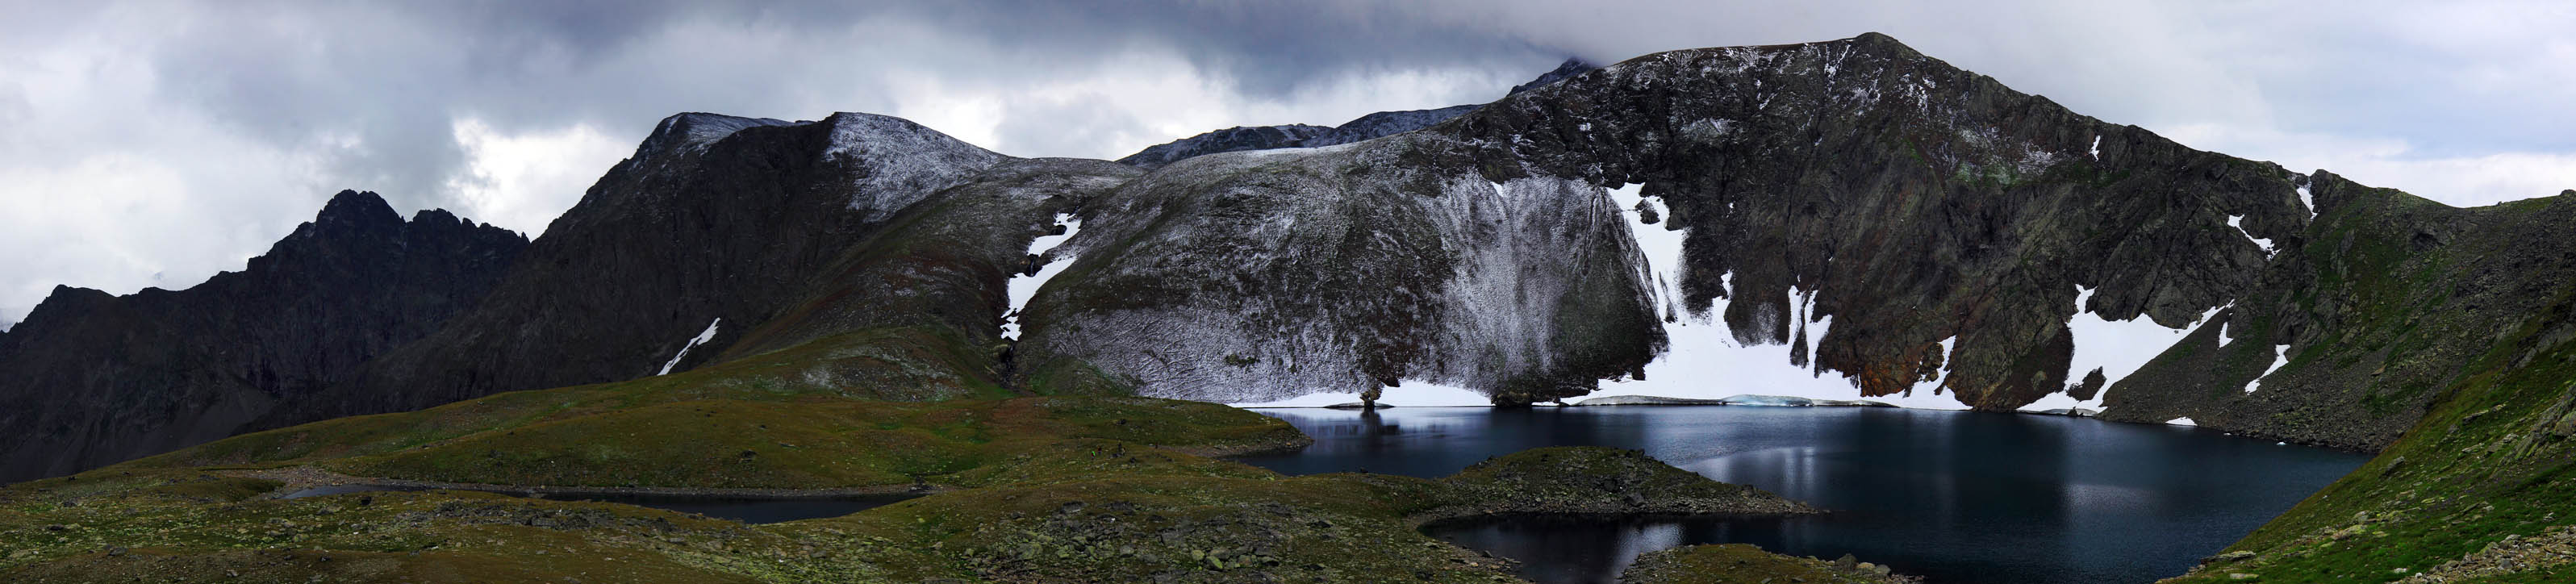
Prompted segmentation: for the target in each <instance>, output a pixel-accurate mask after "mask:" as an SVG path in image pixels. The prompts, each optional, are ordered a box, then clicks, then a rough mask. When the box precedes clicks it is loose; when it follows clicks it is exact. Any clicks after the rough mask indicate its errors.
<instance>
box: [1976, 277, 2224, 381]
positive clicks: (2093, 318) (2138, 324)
mask: <svg viewBox="0 0 2576 584" xmlns="http://www.w3.org/2000/svg"><path fill="white" fill-rule="evenodd" d="M2093 292H2094V289H2093V288H2084V287H2077V288H2076V292H2075V318H2074V319H2073V320H2069V321H2067V323H2066V328H2067V331H2068V332H2069V333H2072V334H2074V335H2075V339H2074V341H2075V356H2074V358H2073V359H2072V360H2070V361H2068V367H2067V370H2066V379H2063V380H2060V381H2063V382H2066V383H2081V382H2083V381H2084V377H2085V376H2087V375H2091V374H2092V373H2093V370H2094V369H2096V368H2099V369H2101V370H2102V387H2100V388H2097V391H2096V392H2095V393H2094V394H2093V399H2088V400H2081V401H2078V400H2076V399H2075V398H2074V397H2073V396H2069V395H2066V394H2065V393H2052V394H2048V395H2047V396H2045V397H2041V398H2040V399H2039V401H2036V402H2031V404H2030V405H2026V406H2022V408H2021V409H2023V410H2024V411H2031V410H2047V409H2057V408H2084V409H2088V410H2100V409H2102V402H2103V400H2105V399H2108V398H2109V397H2110V394H2111V386H2112V385H2115V384H2118V383H2119V382H2120V380H2121V379H2124V378H2127V377H2128V376H2129V374H2130V373H2135V372H2137V370H2138V368H2139V367H2144V366H2146V364H2147V361H2148V360H2151V359H2154V358H2156V355H2159V354H2162V353H2164V351H2165V349H2166V348H2168V347H2172V346H2173V344H2174V342H2175V341H2180V340H2182V337H2183V336H2184V335H2185V334H2188V333H2190V332H2191V329H2190V328H2188V327H2186V328H2181V329H2170V328H2165V327H2164V325H2160V324H2156V321H2155V320H2154V319H2149V318H2146V317H2145V316H2144V315H2140V316H2134V317H2130V318H2129V319H2128V320H2116V321H2115V320H2110V319H2107V318H2103V317H2102V315H2100V314H2095V313H2093V312H2092V311H2089V310H2086V309H2085V306H2086V305H2087V304H2088V303H2090V302H2091V301H2092V299H2093ZM2217 312H2218V311H2216V310H2211V311H2209V312H2208V313H2206V314H2204V315H2202V317H2201V318H2202V320H2207V319H2208V318H2209V317H2211V316H2215V315H2216V314H2217Z"/></svg>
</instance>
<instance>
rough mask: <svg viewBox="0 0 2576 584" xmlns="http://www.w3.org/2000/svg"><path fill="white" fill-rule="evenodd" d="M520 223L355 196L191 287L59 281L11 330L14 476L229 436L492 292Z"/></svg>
mask: <svg viewBox="0 0 2576 584" xmlns="http://www.w3.org/2000/svg"><path fill="white" fill-rule="evenodd" d="M527 245H528V241H527V239H526V238H524V237H522V236H520V235H519V234H517V233H513V232H510V231H509V230H506V229H501V228H498V227H493V226H488V225H475V224H474V223H473V222H470V221H465V220H462V219H459V218H456V217H455V216H454V215H451V214H448V213H446V212H444V211H424V212H421V213H419V214H418V215H416V216H415V218H414V219H413V220H411V221H408V222H407V221H404V220H403V218H402V216H401V215H399V214H397V213H395V212H394V210H393V208H392V207H391V206H389V205H387V204H386V203H385V200H384V198H382V197H379V196H377V195H376V194H375V193H370V192H358V191H342V192H340V193H339V194H337V195H335V196H333V197H332V198H331V200H330V202H328V203H327V204H325V205H324V206H323V208H322V210H321V212H319V213H317V214H316V215H315V216H314V218H313V221H311V222H307V223H304V224H302V225H299V226H297V227H296V229H295V231H294V232H293V233H291V234H289V235H287V236H286V237H285V238H283V239H280V240H279V241H278V242H277V243H276V244H275V245H273V246H271V247H270V249H269V250H268V252H267V253H265V254H262V255H260V256H258V257H254V258H251V259H250V261H249V262H248V266H249V267H248V268H247V269H245V270H243V271H240V272H224V273H220V274H216V275H215V276H214V277H212V278H209V279H207V280H206V282H205V283H202V284H198V285H196V286H193V287H190V288H188V289H185V290H177V291H170V290H160V289H156V288H147V289H144V290H143V291H141V292H137V293H135V294H131V295H126V296H113V295H110V294H108V293H106V292H102V291H98V290H89V289H84V288H74V287H69V286H57V287H56V288H55V289H54V292H53V294H52V295H51V296H49V297H48V298H46V299H45V301H44V302H43V303H40V304H38V305H37V306H36V308H35V310H33V311H32V312H30V313H29V315H28V317H27V320H26V322H25V323H24V324H23V325H21V326H19V327H17V329H16V330H14V331H12V332H11V333H10V334H9V335H8V336H6V337H0V371H7V372H9V374H8V375H5V376H0V411H6V412H13V414H9V415H0V442H5V443H10V444H16V445H19V446H20V447H18V448H15V449H13V450H11V451H8V452H0V480H18V479H25V478H33V477H37V476H45V475H50V474H59V473H63V472H70V471H75V470H81V469H85V468H90V467H94V466H97V465H100V464H104V463H109V462H115V461H119V460H124V459H127V458H132V457H135V456H140V455H144V454H151V453H154V452H159V451H162V450H167V449H169V448H173V447H177V446H185V445H189V444H194V443H197V442H202V441H206V440H211V439H215V438H222V437H224V436H227V435H231V434H234V433H237V432H239V431H241V430H242V429H243V428H244V426H245V425H246V424H248V423H250V422H251V420H253V419H256V418H258V417H260V416H261V415H263V414H265V413H267V412H268V411H270V410H271V409H272V408H275V407H277V406H278V404H281V403H288V402H292V401H294V400H296V399H299V398H300V397H302V396H305V395H309V394H311V393H312V392H314V391H317V390H319V389H320V388H321V387H322V386H325V385H328V384H330V383H331V382H333V381H336V380H338V379H342V378H343V377H344V376H346V375H348V374H349V372H350V371H352V370H354V369H355V368H356V367H357V366H358V365H359V364H360V363H363V362H365V361H367V360H368V359H370V358H373V357H375V356H377V355H379V354H382V353H383V352H385V351H387V350H390V349H392V348H393V347H394V346H396V345H399V344H402V343H404V342H408V341H411V340H413V339H417V338H420V337H421V336H424V335H427V334H429V333H430V331H432V330H435V329H436V328H437V327H438V325H440V324H441V323H442V322H444V321H446V320H447V318H448V317H449V316H451V315H454V314H456V313H457V312H459V311H461V310H463V309H464V308H466V307H467V306H469V305H471V304H473V303H474V302H475V301H476V300H479V299H480V298H482V296H483V293H484V292H485V291H488V290H489V289H490V288H491V285H492V283H493V282H494V281H496V280H497V279H498V278H499V276H500V274H501V272H502V271H503V270H504V269H505V268H507V267H508V266H509V265H510V263H511V261H512V260H513V259H514V258H516V257H517V256H518V253H519V252H520V250H522V249H524V248H526V247H527Z"/></svg>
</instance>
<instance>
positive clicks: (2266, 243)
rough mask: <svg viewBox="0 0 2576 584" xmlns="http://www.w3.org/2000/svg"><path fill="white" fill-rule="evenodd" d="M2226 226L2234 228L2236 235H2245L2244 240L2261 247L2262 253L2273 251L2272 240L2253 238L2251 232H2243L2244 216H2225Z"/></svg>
mask: <svg viewBox="0 0 2576 584" xmlns="http://www.w3.org/2000/svg"><path fill="white" fill-rule="evenodd" d="M2227 226H2228V227H2234V228H2236V232H2237V233H2242V234H2245V238H2246V239H2251V240H2254V245H2259V246H2263V251H2264V252H2265V253H2270V252H2271V251H2273V250H2272V240H2271V239H2270V238H2263V237H2255V236H2254V232H2252V231H2246V230H2245V216H2244V215H2228V216H2227Z"/></svg>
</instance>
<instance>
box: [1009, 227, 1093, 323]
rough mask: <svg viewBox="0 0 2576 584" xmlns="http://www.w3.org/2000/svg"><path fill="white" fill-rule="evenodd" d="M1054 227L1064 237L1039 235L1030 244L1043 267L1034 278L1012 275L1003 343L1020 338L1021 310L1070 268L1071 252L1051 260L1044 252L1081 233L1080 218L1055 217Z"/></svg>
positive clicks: (1031, 249)
mask: <svg viewBox="0 0 2576 584" xmlns="http://www.w3.org/2000/svg"><path fill="white" fill-rule="evenodd" d="M1055 224H1056V225H1058V226H1062V227H1064V234H1063V235H1041V236H1038V238H1037V239H1036V240H1032V241H1030V242H1029V255H1030V256H1031V257H1035V258H1039V259H1040V260H1041V261H1044V262H1046V263H1044V264H1040V265H1039V267H1038V270H1037V273H1035V274H1031V273H1027V272H1021V273H1016V274H1012V275H1011V281H1010V283H1009V284H1008V286H1007V287H1008V288H1009V290H1010V295H1011V310H1010V312H1005V313H1002V338H1004V339H1012V340H1018V339H1019V338H1020V309H1023V308H1027V307H1028V306H1029V300H1030V299H1034V298H1037V297H1038V289H1039V288H1042V287H1045V286H1046V283H1047V280H1052V279H1055V275H1056V274H1062V273H1064V270H1065V268H1070V267H1073V254H1072V253H1071V252H1070V250H1068V252H1067V253H1062V254H1055V255H1053V256H1049V255H1048V254H1047V252H1049V251H1054V250H1055V248H1056V246H1059V245H1063V244H1064V242H1065V240H1068V239H1073V234H1075V233H1079V232H1081V231H1082V218H1081V217H1075V216H1073V214H1072V213H1057V214H1056V215H1055Z"/></svg>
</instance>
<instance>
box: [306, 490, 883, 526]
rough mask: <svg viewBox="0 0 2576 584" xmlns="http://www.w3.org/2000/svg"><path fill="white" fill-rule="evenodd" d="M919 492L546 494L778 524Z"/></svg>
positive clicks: (862, 508) (518, 494)
mask: <svg viewBox="0 0 2576 584" xmlns="http://www.w3.org/2000/svg"><path fill="white" fill-rule="evenodd" d="M427 490H430V489H427V488H423V487H414V486H402V485H364V484H361V485H328V486H320V487H313V488H309V489H304V490H301V491H296V492H293V493H287V494H286V495H285V496H284V497H282V498H286V499H302V498H305V497H320V496H325V495H345V494H349V493H365V492H372V491H427ZM487 492H491V493H498V494H503V495H510V496H514V497H524V496H528V495H529V494H528V493H526V492H524V491H487ZM916 496H918V495H910V494H897V495H848V496H831V497H740V496H698V495H628V494H607V493H598V494H592V493H583V494H551V495H546V496H545V498H547V499H554V500H558V501H597V502H601V503H623V504H627V505H637V506H643V507H652V508H655V509H668V510H672V511H678V512H681V513H696V514H699V515H705V516H708V517H715V518H718V519H731V520H734V521H740V522H743V523H778V522H782V521H795V520H798V519H814V518H818V517H839V516H842V515H848V514H851V513H857V512H860V511H866V510H869V509H875V508H877V507H882V506H885V505H887V504H889V503H894V502H896V501H902V500H905V499H910V498H913V497H916Z"/></svg>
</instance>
